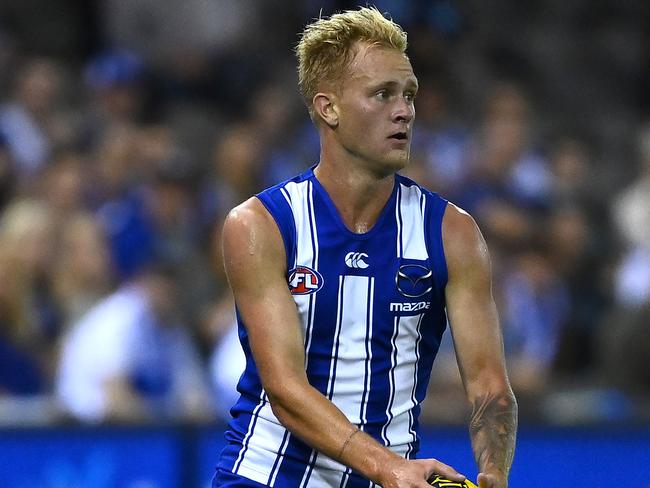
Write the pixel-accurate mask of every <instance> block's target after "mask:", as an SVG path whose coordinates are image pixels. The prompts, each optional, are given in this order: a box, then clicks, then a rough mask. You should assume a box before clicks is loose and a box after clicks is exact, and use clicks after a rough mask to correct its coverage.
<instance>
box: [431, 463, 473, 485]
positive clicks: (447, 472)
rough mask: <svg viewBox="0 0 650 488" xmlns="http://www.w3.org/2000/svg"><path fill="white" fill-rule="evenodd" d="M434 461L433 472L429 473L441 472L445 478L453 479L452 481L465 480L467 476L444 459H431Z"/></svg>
mask: <svg viewBox="0 0 650 488" xmlns="http://www.w3.org/2000/svg"><path fill="white" fill-rule="evenodd" d="M431 461H433V463H432V464H433V472H432V473H430V474H429V475H432V474H441V475H442V476H444V477H445V478H447V479H449V480H451V481H465V478H466V476H465V475H463V474H460V473H459V472H458V471H456V470H455V469H454V468H452V467H451V466H449V465H448V464H445V463H443V462H442V461H438V460H437V459H431Z"/></svg>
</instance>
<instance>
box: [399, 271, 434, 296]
mask: <svg viewBox="0 0 650 488" xmlns="http://www.w3.org/2000/svg"><path fill="white" fill-rule="evenodd" d="M395 284H396V285H397V291H399V292H400V293H401V294H402V295H403V296H405V297H407V298H419V297H422V296H424V295H426V294H427V293H429V292H430V291H431V290H432V289H433V272H432V271H431V270H430V269H429V268H427V267H426V266H422V265H421V264H403V265H401V266H400V267H399V270H398V271H397V275H396V276H395Z"/></svg>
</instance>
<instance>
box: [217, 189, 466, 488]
mask: <svg viewBox="0 0 650 488" xmlns="http://www.w3.org/2000/svg"><path fill="white" fill-rule="evenodd" d="M223 252H224V263H225V268H226V273H227V275H228V280H229V282H230V286H231V288H232V290H233V293H234V296H235V301H236V303H237V306H238V308H239V311H240V313H241V315H242V318H243V320H244V323H245V324H246V328H247V332H248V337H249V342H250V346H251V350H252V353H253V356H254V359H255V362H256V364H257V369H258V371H259V374H260V378H261V381H262V384H263V386H264V389H265V391H266V393H267V395H268V398H269V401H270V404H271V407H272V409H273V413H274V414H275V415H276V417H277V418H278V420H279V421H280V422H281V423H282V424H283V425H284V426H285V427H286V428H287V429H288V430H289V431H290V432H292V433H293V434H294V435H296V436H297V437H299V438H301V439H302V440H303V441H304V442H306V443H307V444H309V445H310V446H312V447H313V448H314V449H316V450H318V451H319V452H322V453H323V454H325V455H327V456H329V457H331V458H334V459H337V460H339V461H340V462H342V463H344V464H345V465H347V466H350V467H351V468H353V469H355V470H356V471H358V472H359V473H361V474H362V475H364V476H365V477H367V478H368V479H370V480H372V481H374V482H376V483H379V484H381V485H382V486H384V487H385V488H388V487H391V488H392V487H421V488H424V487H426V486H428V485H427V483H426V481H425V480H426V479H427V478H428V477H430V476H431V475H432V474H433V473H440V474H443V475H445V476H447V477H450V478H452V479H454V480H459V481H460V480H462V479H464V477H463V476H461V475H459V474H458V473H456V471H454V470H453V469H452V468H450V467H449V466H446V465H445V464H443V463H440V462H438V461H436V460H420V461H406V460H405V459H403V458H401V457H400V456H398V455H397V454H395V453H393V452H391V451H390V450H388V449H386V448H385V447H383V446H382V445H380V444H379V443H378V442H376V441H375V440H374V439H372V438H371V437H370V436H368V435H366V434H365V433H363V432H360V431H358V429H357V427H356V426H354V425H353V424H351V423H350V422H349V421H348V419H347V418H346V417H345V415H344V414H343V413H342V412H341V411H340V410H339V409H338V408H337V407H336V406H335V405H334V404H333V403H332V402H331V401H329V400H328V399H327V398H326V397H325V396H324V395H322V394H321V393H320V392H319V391H318V390H316V389H315V388H313V387H312V386H311V385H310V384H309V381H308V379H307V375H306V372H305V353H304V343H303V336H302V330H301V327H300V323H299V318H298V313H297V310H296V306H295V302H294V301H293V298H292V296H291V293H290V292H289V289H288V286H287V281H286V273H287V269H286V264H285V263H286V254H285V250H284V245H283V242H282V237H281V235H280V232H279V230H278V228H277V225H276V223H275V221H274V220H273V218H272V217H271V215H270V214H269V213H268V212H267V210H266V209H265V208H264V206H263V205H262V204H261V202H260V201H259V200H258V199H256V198H252V199H250V200H248V201H247V202H245V203H243V204H242V205H240V206H239V207H237V208H235V209H234V210H232V211H231V212H230V214H229V215H228V217H227V218H226V222H225V224H224V232H223Z"/></svg>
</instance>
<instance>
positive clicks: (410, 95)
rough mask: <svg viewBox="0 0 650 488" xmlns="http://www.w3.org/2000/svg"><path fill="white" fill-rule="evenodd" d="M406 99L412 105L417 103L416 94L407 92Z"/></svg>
mask: <svg viewBox="0 0 650 488" xmlns="http://www.w3.org/2000/svg"><path fill="white" fill-rule="evenodd" d="M404 98H405V99H406V101H407V102H409V103H412V102H414V101H415V92H406V93H405V94H404Z"/></svg>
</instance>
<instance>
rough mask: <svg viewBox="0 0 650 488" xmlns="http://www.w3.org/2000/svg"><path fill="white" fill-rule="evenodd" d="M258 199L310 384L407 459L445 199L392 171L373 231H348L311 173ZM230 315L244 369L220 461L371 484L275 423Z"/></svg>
mask: <svg viewBox="0 0 650 488" xmlns="http://www.w3.org/2000/svg"><path fill="white" fill-rule="evenodd" d="M257 197H258V198H259V199H260V200H261V202H262V203H263V204H264V206H265V207H266V209H267V210H268V211H269V212H270V214H271V215H272V216H273V218H274V219H275V221H276V223H277V225H278V228H279V229H280V233H281V234H282V238H283V240H284V246H285V250H286V256H287V270H288V273H287V286H288V288H289V290H290V291H291V293H292V295H293V298H294V300H295V303H296V308H297V311H298V316H299V319H300V323H301V326H302V331H303V337H304V347H305V357H306V364H305V368H306V371H307V376H308V379H309V382H310V384H311V385H312V386H314V387H315V388H316V389H318V390H319V391H320V392H321V393H322V394H323V395H325V396H326V397H327V398H328V399H330V400H331V401H332V402H333V403H334V404H335V405H336V406H337V407H338V408H339V409H340V410H342V411H343V412H344V413H345V415H346V416H347V418H348V419H349V420H350V422H352V423H353V424H356V425H357V426H358V427H359V428H360V429H361V430H363V431H365V432H366V433H368V434H369V435H371V436H372V437H374V438H375V439H376V440H377V441H379V442H380V443H381V444H383V445H385V446H387V447H389V448H390V449H392V450H393V451H395V452H397V453H398V454H400V455H402V456H404V457H406V458H414V457H415V455H416V454H417V451H418V447H419V440H418V416H419V413H420V403H421V402H422V400H423V399H424V396H425V393H426V389H427V384H428V382H429V376H430V373H431V367H432V365H433V360H434V358H435V355H436V353H437V351H438V347H439V344H440V339H441V337H442V334H443V332H444V329H445V326H446V323H447V319H446V313H445V303H444V288H445V285H446V282H447V266H446V262H445V257H444V251H443V245H442V235H441V234H442V231H441V225H442V218H443V215H444V212H445V208H446V205H447V202H446V200H444V199H442V198H441V197H439V196H438V195H436V194H434V193H432V192H429V191H427V190H425V189H423V188H421V187H420V186H418V185H417V184H416V183H414V182H413V181H411V180H409V179H408V178H405V177H403V176H400V175H396V176H395V185H394V188H393V192H392V194H391V196H390V199H389V200H388V202H387V204H386V205H385V207H384V209H383V210H382V213H381V214H380V216H379V219H378V220H377V222H376V224H375V225H374V227H373V228H372V229H371V230H370V231H369V232H367V233H365V234H356V233H354V232H352V231H350V230H349V229H348V228H347V227H346V226H345V225H344V223H343V221H342V219H341V217H340V215H339V214H338V211H337V210H336V208H335V206H334V204H333V202H332V201H331V199H330V197H329V195H328V194H327V193H326V191H325V189H324V188H323V187H322V186H321V184H320V183H319V181H318V180H317V179H316V177H315V176H314V173H313V168H312V169H310V170H308V171H307V172H305V173H303V174H302V175H300V176H297V177H295V178H293V179H292V180H289V181H287V182H284V183H282V184H280V185H277V186H274V187H272V188H270V189H268V190H265V191H264V192H262V193H260V194H259V195H257ZM260 286H263V283H260ZM238 321H239V335H240V340H241V343H242V347H243V349H244V352H245V354H246V357H247V365H246V369H245V371H244V373H243V375H242V377H241V379H240V381H239V385H238V391H239V393H240V394H241V396H240V399H239V400H238V402H237V403H236V405H235V406H234V407H233V408H232V410H231V414H232V416H233V419H232V421H231V422H230V425H229V429H228V431H227V432H226V440H227V446H226V447H225V448H224V450H223V452H222V454H221V458H220V461H219V465H218V467H219V468H221V469H224V470H226V471H230V472H232V473H235V474H238V475H241V476H244V477H246V478H249V479H252V480H254V481H257V482H259V483H262V484H264V485H268V486H276V487H287V488H293V487H301V488H302V487H343V486H346V487H349V488H353V487H360V486H363V487H368V486H372V485H373V483H371V482H369V481H368V480H366V479H363V478H362V477H361V476H359V475H358V474H356V473H353V472H352V471H351V470H350V469H349V468H347V467H345V466H344V465H342V464H340V463H338V462H336V461H334V460H332V459H331V458H329V457H327V456H325V455H323V454H322V453H319V452H317V451H315V450H313V449H311V448H310V447H309V446H307V445H306V444H305V443H303V442H302V441H300V440H299V439H298V438H296V437H295V436H293V435H292V434H291V433H290V432H289V431H287V429H285V428H284V427H283V426H282V424H280V422H279V421H278V420H277V418H276V417H275V416H274V414H273V412H272V410H271V406H270V404H269V401H268V398H267V396H266V394H265V392H264V389H263V388H262V385H261V382H260V378H259V375H258V372H257V369H256V365H255V361H254V359H253V357H252V354H251V350H250V346H249V344H248V339H247V335H246V330H245V328H244V324H243V323H242V319H241V317H240V316H239V314H238ZM314 414H317V412H314Z"/></svg>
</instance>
